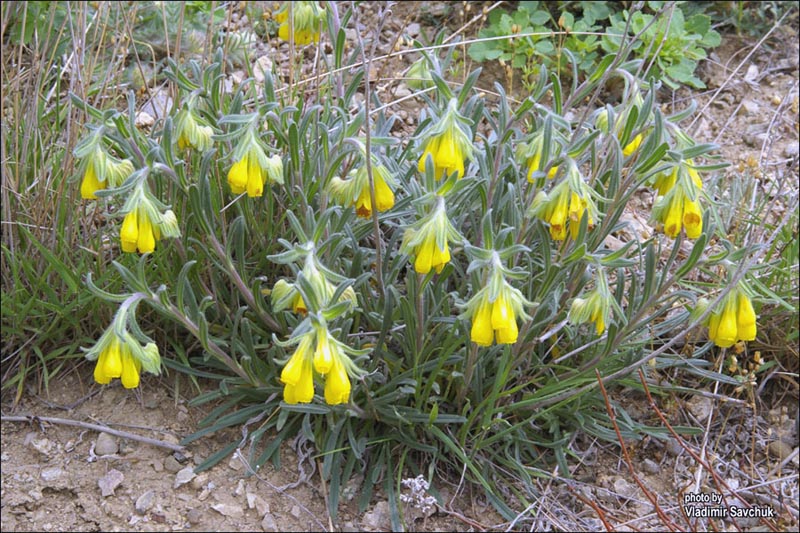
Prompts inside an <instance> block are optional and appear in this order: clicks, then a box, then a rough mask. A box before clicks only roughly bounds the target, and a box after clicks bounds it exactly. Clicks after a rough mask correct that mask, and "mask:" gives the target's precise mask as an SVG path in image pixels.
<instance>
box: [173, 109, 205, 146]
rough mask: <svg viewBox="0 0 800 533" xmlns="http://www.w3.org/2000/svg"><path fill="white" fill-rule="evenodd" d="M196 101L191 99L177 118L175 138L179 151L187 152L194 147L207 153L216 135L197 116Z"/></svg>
mask: <svg viewBox="0 0 800 533" xmlns="http://www.w3.org/2000/svg"><path fill="white" fill-rule="evenodd" d="M194 101H195V99H194V98H193V97H190V98H189V101H188V102H187V103H186V104H185V105H184V106H183V107H182V108H181V110H180V111H178V113H177V115H176V116H175V137H176V138H177V143H178V148H179V149H181V150H185V149H187V148H189V147H193V148H195V149H197V150H199V151H201V152H205V151H206V150H208V149H209V148H211V145H212V144H213V140H212V138H211V136H212V135H213V134H214V130H213V129H211V126H209V125H208V124H206V122H205V121H204V120H203V119H202V118H200V117H199V116H198V115H197V113H196V111H195V109H194Z"/></svg>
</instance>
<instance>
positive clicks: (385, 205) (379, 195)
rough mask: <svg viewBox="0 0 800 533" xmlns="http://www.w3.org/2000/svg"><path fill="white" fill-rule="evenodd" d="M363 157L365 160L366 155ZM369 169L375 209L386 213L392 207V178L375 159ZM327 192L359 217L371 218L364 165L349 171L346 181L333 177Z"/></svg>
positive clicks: (367, 181) (368, 189) (368, 190)
mask: <svg viewBox="0 0 800 533" xmlns="http://www.w3.org/2000/svg"><path fill="white" fill-rule="evenodd" d="M364 157H365V158H366V155H364ZM371 167H372V182H373V184H374V186H375V204H376V205H375V207H376V208H377V210H378V211H379V212H383V211H388V210H389V209H391V208H392V207H394V192H392V186H393V185H394V183H395V182H394V178H393V177H392V175H391V173H390V172H389V169H388V168H386V167H385V166H384V165H382V164H381V163H380V162H379V161H378V160H377V158H375V157H373V158H372V165H371ZM328 190H329V192H330V194H331V196H333V198H334V199H335V200H336V201H338V202H340V203H342V204H345V205H352V206H354V207H355V208H356V214H357V215H358V216H359V217H361V218H370V217H372V196H371V194H370V188H369V175H368V174H367V165H366V164H362V165H361V166H360V167H358V169H356V170H353V171H351V172H350V177H349V178H348V179H346V180H343V179H341V178H340V177H338V176H334V177H333V179H331V181H330V184H329V185H328Z"/></svg>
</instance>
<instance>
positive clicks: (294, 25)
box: [275, 1, 325, 46]
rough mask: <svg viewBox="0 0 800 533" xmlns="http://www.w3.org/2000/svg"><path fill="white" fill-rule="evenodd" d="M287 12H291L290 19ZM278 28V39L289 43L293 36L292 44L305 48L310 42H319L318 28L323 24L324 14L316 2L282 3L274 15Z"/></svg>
mask: <svg viewBox="0 0 800 533" xmlns="http://www.w3.org/2000/svg"><path fill="white" fill-rule="evenodd" d="M289 10H292V13H291V17H290V13H289ZM275 21H276V22H278V23H279V24H280V26H278V37H280V38H281V39H283V40H284V41H289V40H290V39H291V37H292V34H294V44H296V45H298V46H305V45H307V44H310V43H311V42H315V43H316V42H319V35H320V27H321V25H322V24H323V23H324V22H325V12H324V11H323V10H322V9H321V8H320V7H319V5H317V2H304V1H301V2H284V4H283V6H281V9H280V10H279V11H278V12H277V13H275Z"/></svg>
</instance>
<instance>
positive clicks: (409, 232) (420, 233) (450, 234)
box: [401, 196, 460, 274]
mask: <svg viewBox="0 0 800 533" xmlns="http://www.w3.org/2000/svg"><path fill="white" fill-rule="evenodd" d="M436 202H437V204H436V207H435V208H434V210H433V211H432V212H431V213H430V214H429V215H428V216H426V217H425V218H423V219H422V220H420V221H418V222H416V223H415V224H414V227H411V228H408V229H406V232H405V234H404V235H403V243H402V245H401V251H402V252H403V253H406V254H409V255H413V256H414V269H415V270H416V271H417V272H418V273H420V274H427V273H429V272H430V271H431V269H432V268H434V269H436V272H437V273H440V272H441V271H442V269H443V268H444V266H445V265H446V264H447V263H448V262H449V261H450V248H449V246H448V242H449V241H451V240H455V239H458V238H460V235H459V234H458V232H457V231H456V230H455V228H454V227H453V225H452V224H451V223H450V220H448V218H447V210H446V208H445V203H444V197H442V196H437V197H436Z"/></svg>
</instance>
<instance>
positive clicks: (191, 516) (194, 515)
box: [186, 509, 203, 526]
mask: <svg viewBox="0 0 800 533" xmlns="http://www.w3.org/2000/svg"><path fill="white" fill-rule="evenodd" d="M201 518H203V512H202V511H201V510H200V509H189V512H188V513H186V519H187V520H188V521H189V523H190V524H192V525H195V526H196V525H197V524H199V523H200V519H201Z"/></svg>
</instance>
